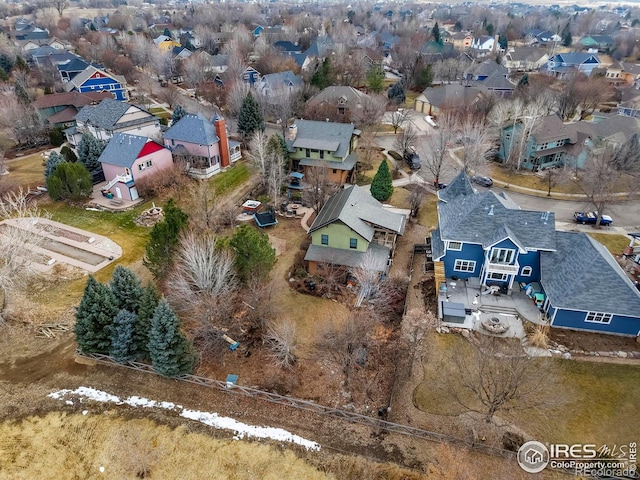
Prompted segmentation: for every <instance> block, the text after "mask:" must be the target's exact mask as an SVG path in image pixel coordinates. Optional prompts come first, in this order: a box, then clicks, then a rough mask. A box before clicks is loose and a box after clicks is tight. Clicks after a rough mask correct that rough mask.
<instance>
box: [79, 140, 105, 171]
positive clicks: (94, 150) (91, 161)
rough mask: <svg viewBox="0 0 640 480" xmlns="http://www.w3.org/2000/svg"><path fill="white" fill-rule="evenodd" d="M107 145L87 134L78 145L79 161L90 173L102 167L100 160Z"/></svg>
mask: <svg viewBox="0 0 640 480" xmlns="http://www.w3.org/2000/svg"><path fill="white" fill-rule="evenodd" d="M105 146H106V143H105V142H103V141H102V140H98V139H97V138H96V137H94V136H93V135H91V134H90V133H85V134H83V135H82V138H81V139H80V143H79V144H78V161H79V162H80V163H82V164H83V165H84V166H85V167H87V170H89V171H90V172H91V171H93V170H95V169H97V168H98V167H100V162H99V161H98V158H100V155H102V151H103V150H104V147H105Z"/></svg>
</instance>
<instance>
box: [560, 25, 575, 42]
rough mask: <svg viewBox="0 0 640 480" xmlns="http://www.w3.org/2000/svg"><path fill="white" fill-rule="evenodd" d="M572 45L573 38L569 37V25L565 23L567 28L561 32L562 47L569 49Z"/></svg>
mask: <svg viewBox="0 0 640 480" xmlns="http://www.w3.org/2000/svg"><path fill="white" fill-rule="evenodd" d="M572 43H573V37H572V36H571V30H570V29H569V24H568V23H567V26H566V27H564V30H563V31H562V45H563V46H565V47H570V46H571V44H572Z"/></svg>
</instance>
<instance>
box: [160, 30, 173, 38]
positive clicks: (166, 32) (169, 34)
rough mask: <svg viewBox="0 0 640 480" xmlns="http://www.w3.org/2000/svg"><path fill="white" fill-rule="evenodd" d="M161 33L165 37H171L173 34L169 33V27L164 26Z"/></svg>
mask: <svg viewBox="0 0 640 480" xmlns="http://www.w3.org/2000/svg"><path fill="white" fill-rule="evenodd" d="M162 34H163V35H164V36H165V37H169V38H173V35H171V30H169V28H165V29H164V32H162Z"/></svg>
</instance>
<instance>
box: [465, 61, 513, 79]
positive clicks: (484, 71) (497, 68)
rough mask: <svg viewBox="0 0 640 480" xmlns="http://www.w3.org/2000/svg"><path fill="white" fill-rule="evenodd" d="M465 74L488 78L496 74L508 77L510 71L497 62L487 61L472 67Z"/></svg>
mask: <svg viewBox="0 0 640 480" xmlns="http://www.w3.org/2000/svg"><path fill="white" fill-rule="evenodd" d="M465 73H466V74H473V76H474V77H488V76H490V75H492V74H494V73H498V74H499V75H502V76H506V75H507V74H508V73H509V69H507V67H504V66H502V65H500V64H499V63H497V62H496V61H495V60H485V61H484V62H480V63H476V64H473V65H471V66H470V67H468V68H467V70H466V72H465Z"/></svg>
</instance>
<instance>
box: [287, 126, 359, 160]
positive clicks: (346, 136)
mask: <svg viewBox="0 0 640 480" xmlns="http://www.w3.org/2000/svg"><path fill="white" fill-rule="evenodd" d="M295 125H296V127H297V129H298V130H297V133H296V138H295V139H294V140H293V141H291V140H287V144H288V146H289V147H291V146H293V145H295V146H296V147H297V148H322V145H323V144H325V145H328V146H331V145H333V144H335V143H336V142H337V143H338V147H337V148H336V149H335V150H331V151H333V152H334V153H333V155H335V156H336V157H344V156H346V155H347V152H348V151H349V145H350V143H351V136H352V135H353V134H354V133H356V130H355V127H354V126H353V125H352V124H350V123H336V122H316V121H314V120H296V121H295ZM307 145H309V146H307ZM311 145H313V146H311ZM324 150H329V148H324Z"/></svg>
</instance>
